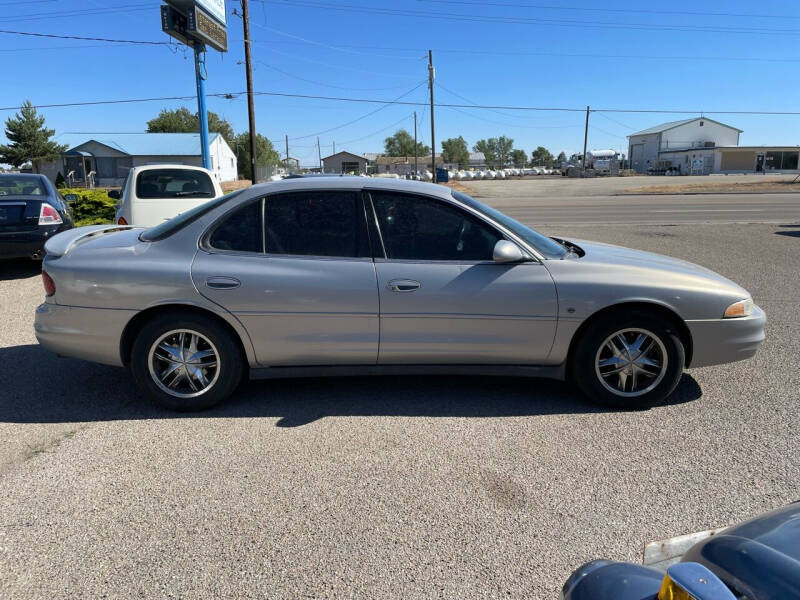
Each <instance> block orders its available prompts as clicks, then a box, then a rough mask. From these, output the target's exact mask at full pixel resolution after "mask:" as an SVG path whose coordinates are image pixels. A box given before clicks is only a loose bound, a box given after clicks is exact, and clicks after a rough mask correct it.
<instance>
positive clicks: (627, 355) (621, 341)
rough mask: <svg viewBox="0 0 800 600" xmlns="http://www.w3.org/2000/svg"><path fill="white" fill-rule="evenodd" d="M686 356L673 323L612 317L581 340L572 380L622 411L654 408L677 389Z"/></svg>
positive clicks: (644, 316)
mask: <svg viewBox="0 0 800 600" xmlns="http://www.w3.org/2000/svg"><path fill="white" fill-rule="evenodd" d="M684 362H685V354H684V348H683V344H682V343H681V340H680V338H679V337H678V335H677V333H676V331H675V329H674V327H673V326H672V324H671V323H670V322H668V321H665V320H664V319H661V318H659V317H657V316H655V315H652V314H648V313H639V312H632V313H630V314H627V315H623V314H612V315H609V316H606V317H601V318H599V319H598V320H597V321H595V322H594V323H591V324H590V325H589V326H588V327H587V328H586V330H585V331H584V332H583V334H582V335H581V339H579V340H578V341H577V347H576V350H575V353H574V355H573V360H572V363H571V371H572V378H573V380H574V381H575V383H576V384H577V386H578V387H579V388H580V389H581V391H582V392H583V393H584V394H586V395H587V396H588V397H589V398H590V399H592V400H593V401H595V402H597V403H598V404H603V405H606V406H614V407H619V408H634V409H635V408H649V407H651V406H654V405H656V404H658V403H660V402H662V401H663V400H664V399H665V398H667V397H668V396H669V395H670V394H671V393H672V391H673V390H674V389H675V386H677V385H678V381H679V380H680V377H681V374H682V373H683V365H684Z"/></svg>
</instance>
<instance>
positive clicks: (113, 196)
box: [108, 190, 119, 200]
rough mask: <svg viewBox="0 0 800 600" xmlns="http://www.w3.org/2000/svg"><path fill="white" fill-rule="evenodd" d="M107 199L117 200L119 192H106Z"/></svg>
mask: <svg viewBox="0 0 800 600" xmlns="http://www.w3.org/2000/svg"><path fill="white" fill-rule="evenodd" d="M108 197H109V198H113V199H114V200H119V190H108Z"/></svg>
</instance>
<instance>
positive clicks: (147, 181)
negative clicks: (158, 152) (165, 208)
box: [136, 169, 215, 198]
mask: <svg viewBox="0 0 800 600" xmlns="http://www.w3.org/2000/svg"><path fill="white" fill-rule="evenodd" d="M214 195H215V194H214V184H213V183H211V178H210V177H209V176H208V174H206V173H205V172H203V171H197V170H195V169H148V170H146V171H142V172H141V173H139V175H138V177H137V178H136V196H137V197H138V198H182V197H193V198H213V197H214Z"/></svg>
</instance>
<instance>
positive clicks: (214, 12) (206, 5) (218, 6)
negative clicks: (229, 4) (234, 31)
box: [195, 0, 226, 25]
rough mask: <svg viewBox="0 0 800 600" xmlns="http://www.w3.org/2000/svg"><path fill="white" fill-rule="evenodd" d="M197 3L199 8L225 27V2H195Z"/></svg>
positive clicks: (216, 0) (202, 0) (214, 0)
mask: <svg viewBox="0 0 800 600" xmlns="http://www.w3.org/2000/svg"><path fill="white" fill-rule="evenodd" d="M195 2H196V3H197V6H199V7H200V8H202V9H203V10H204V11H206V12H207V13H208V14H210V15H211V16H212V17H214V18H215V19H216V20H217V21H219V22H220V23H222V24H223V25H225V23H226V21H225V0H195Z"/></svg>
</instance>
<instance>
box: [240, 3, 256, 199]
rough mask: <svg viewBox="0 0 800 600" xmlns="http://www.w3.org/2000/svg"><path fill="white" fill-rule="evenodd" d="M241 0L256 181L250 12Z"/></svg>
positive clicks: (251, 142)
mask: <svg viewBox="0 0 800 600" xmlns="http://www.w3.org/2000/svg"><path fill="white" fill-rule="evenodd" d="M241 2H242V26H243V27H244V68H245V71H246V73H247V118H248V120H249V122H250V169H251V173H252V178H253V179H252V181H253V183H257V182H258V176H257V173H256V158H257V157H256V110H255V107H254V106H253V63H252V62H251V60H250V13H249V12H248V10H247V0H241Z"/></svg>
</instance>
